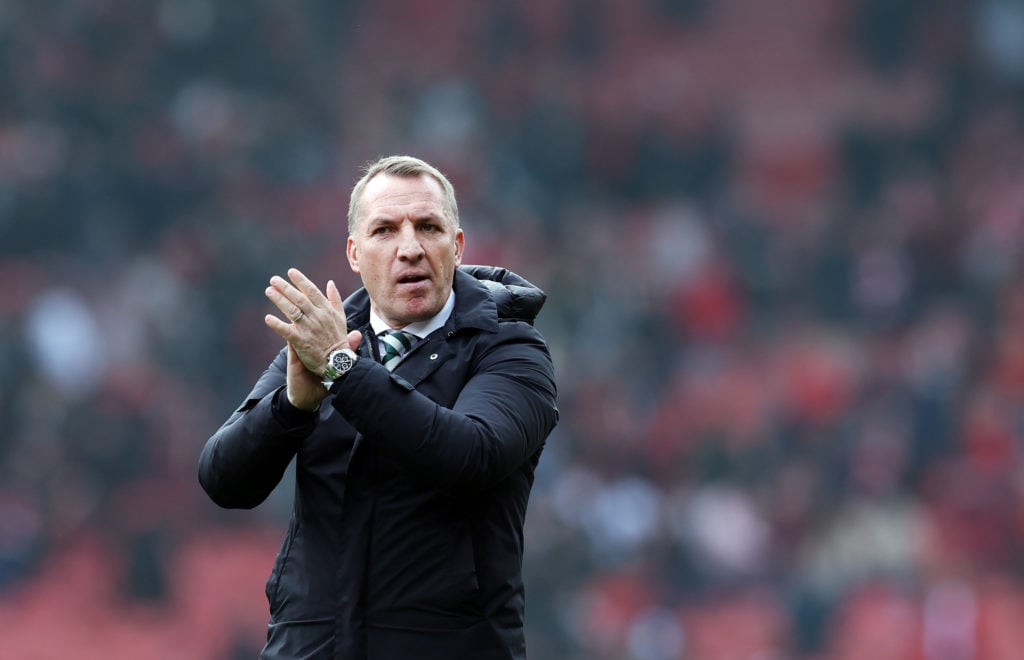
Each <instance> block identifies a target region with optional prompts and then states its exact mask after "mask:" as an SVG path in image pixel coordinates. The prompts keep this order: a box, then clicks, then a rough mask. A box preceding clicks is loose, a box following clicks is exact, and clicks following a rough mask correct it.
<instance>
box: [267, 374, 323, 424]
mask: <svg viewBox="0 0 1024 660" xmlns="http://www.w3.org/2000/svg"><path fill="white" fill-rule="evenodd" d="M285 389H286V386H284V385H282V386H281V387H279V388H278V390H277V391H276V392H274V399H273V401H271V404H270V410H271V412H273V414H274V417H275V418H276V419H277V421H278V422H279V423H280V424H281V426H283V427H285V428H290V429H292V428H297V427H299V426H307V425H309V424H312V423H313V422H315V421H316V419H317V413H319V411H320V406H317V407H316V408H315V409H314V410H302V409H301V408H296V407H295V406H293V405H292V404H291V402H290V401H288V397H287V395H285V394H284V392H285Z"/></svg>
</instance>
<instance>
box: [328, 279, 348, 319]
mask: <svg viewBox="0 0 1024 660" xmlns="http://www.w3.org/2000/svg"><path fill="white" fill-rule="evenodd" d="M327 302H329V303H331V305H332V306H333V307H334V309H336V310H338V311H339V312H341V313H342V315H344V314H345V305H344V303H342V301H341V293H339V292H338V285H336V284H335V283H334V280H330V281H328V282H327Z"/></svg>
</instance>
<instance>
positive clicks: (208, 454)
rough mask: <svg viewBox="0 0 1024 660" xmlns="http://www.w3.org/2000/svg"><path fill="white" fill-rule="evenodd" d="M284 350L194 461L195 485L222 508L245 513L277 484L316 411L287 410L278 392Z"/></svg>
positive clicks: (310, 428) (313, 421)
mask: <svg viewBox="0 0 1024 660" xmlns="http://www.w3.org/2000/svg"><path fill="white" fill-rule="evenodd" d="M286 362H287V349H285V350H283V351H281V353H279V354H278V356H277V358H275V359H274V361H273V362H272V363H271V365H270V366H269V367H268V368H267V370H266V371H264V372H263V375H262V376H260V379H259V381H257V383H256V386H255V387H254V388H253V391H252V392H251V393H250V394H249V396H248V397H246V400H245V403H243V404H242V406H241V407H239V408H238V410H236V411H235V412H234V414H232V415H231V417H230V418H228V420H227V421H226V422H225V423H224V425H223V426H221V427H220V428H219V429H218V430H217V432H216V433H214V434H213V436H212V437H210V439H209V440H207V442H206V446H205V447H204V448H203V452H202V454H201V455H200V457H199V482H200V483H201V484H202V486H203V489H204V490H205V491H206V493H207V494H208V495H209V496H210V499H212V500H213V501H214V502H216V503H217V504H219V505H220V506H222V507H225V508H231V509H251V508H253V507H255V506H256V505H258V504H260V503H261V502H262V501H263V500H265V499H266V498H267V496H268V495H270V493H271V491H273V490H274V488H275V487H276V486H277V484H278V483H279V482H280V481H281V476H282V475H283V474H284V471H285V469H286V468H287V467H288V463H289V462H291V459H292V457H293V456H294V455H295V452H296V451H297V450H298V447H299V445H300V444H301V442H302V440H303V438H305V437H306V436H308V435H309V434H310V433H311V432H312V431H313V429H314V428H315V426H316V420H317V415H316V413H311V412H306V411H300V410H297V409H295V408H292V407H291V406H290V404H289V403H288V397H287V395H286V394H285V391H284V384H285V368H286Z"/></svg>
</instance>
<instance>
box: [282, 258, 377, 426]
mask: <svg viewBox="0 0 1024 660" xmlns="http://www.w3.org/2000/svg"><path fill="white" fill-rule="evenodd" d="M288 278H289V279H290V280H291V283H289V282H288V281H286V280H285V279H284V278H282V277H279V276H277V275H275V276H274V277H272V278H270V286H268V287H267V289H266V291H265V293H266V296H267V298H269V299H270V301H271V302H273V303H274V305H276V306H277V308H278V309H279V310H280V311H281V313H282V314H283V315H284V316H285V318H287V319H290V320H291V323H286V322H284V321H282V320H281V319H279V318H277V317H276V316H274V315H273V314H267V316H266V318H265V319H264V320H265V321H266V324H267V326H269V327H270V329H271V330H273V331H274V332H276V333H277V334H279V335H281V336H282V337H283V338H284V339H285V340H286V341H287V342H288V347H289V348H288V372H287V373H288V400H289V402H291V403H292V405H295V406H296V407H299V408H304V409H306V410H312V409H313V408H315V407H316V406H317V405H318V404H319V403H320V401H322V400H323V398H324V397H326V396H327V390H326V389H325V388H324V386H323V384H321V382H320V377H321V374H323V372H324V368H325V367H326V366H327V356H328V355H329V354H330V353H331V351H333V350H335V349H337V348H341V347H343V346H346V345H347V346H348V347H349V348H351V349H353V350H355V348H356V347H357V346H359V341H360V340H361V339H362V333H360V332H359V331H355V330H354V331H352V332H348V326H347V319H346V318H345V308H344V306H343V305H342V302H341V294H340V293H339V292H338V287H337V285H335V284H334V281H333V280H331V281H329V282H328V283H327V295H326V296H325V295H324V294H323V293H321V292H320V289H318V288H317V286H316V285H315V284H313V282H311V281H310V280H309V279H308V278H307V277H306V276H305V275H303V274H302V272H300V271H299V270H298V269H296V268H290V269H288ZM304 370H305V371H304Z"/></svg>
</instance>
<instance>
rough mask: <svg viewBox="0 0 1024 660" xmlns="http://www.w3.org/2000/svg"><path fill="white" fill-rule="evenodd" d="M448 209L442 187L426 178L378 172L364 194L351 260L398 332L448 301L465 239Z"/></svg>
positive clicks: (376, 304) (379, 309)
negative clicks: (447, 212)
mask: <svg viewBox="0 0 1024 660" xmlns="http://www.w3.org/2000/svg"><path fill="white" fill-rule="evenodd" d="M444 208H445V207H444V193H443V190H442V189H441V184H440V183H438V182H437V181H436V180H434V178H433V177H431V176H429V175H427V174H422V175H420V176H410V177H401V176H394V175H391V174H378V175H377V176H375V177H373V178H372V179H370V180H369V181H368V182H367V184H366V188H365V189H364V190H363V194H362V198H361V199H360V200H359V207H358V209H359V213H358V217H357V220H356V223H355V229H354V230H353V233H352V235H351V236H349V238H348V247H347V253H348V262H349V265H350V266H351V267H352V270H353V271H354V272H356V273H358V274H359V276H360V277H361V278H362V280H363V286H365V287H366V290H367V292H369V294H370V300H371V302H372V304H373V308H374V310H376V312H377V314H379V315H380V317H381V318H382V319H384V320H385V321H387V323H388V325H390V326H391V327H393V328H401V327H404V326H406V325H408V324H410V323H414V322H416V321H423V320H426V319H429V318H430V317H432V316H433V315H435V314H437V313H438V312H439V311H441V308H442V307H443V306H444V303H445V301H447V300H448V294H449V293H450V292H451V290H452V279H453V278H454V277H455V269H456V268H457V267H458V266H459V264H460V263H462V248H463V244H464V237H463V235H462V230H461V229H456V228H455V227H454V225H453V223H452V220H451V219H449V218H448V217H447V216H446V215H445V213H444Z"/></svg>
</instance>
